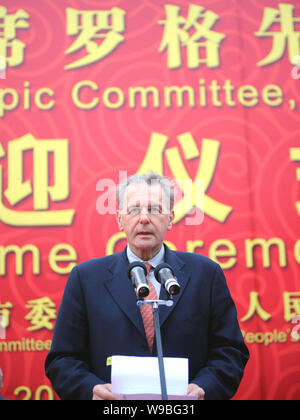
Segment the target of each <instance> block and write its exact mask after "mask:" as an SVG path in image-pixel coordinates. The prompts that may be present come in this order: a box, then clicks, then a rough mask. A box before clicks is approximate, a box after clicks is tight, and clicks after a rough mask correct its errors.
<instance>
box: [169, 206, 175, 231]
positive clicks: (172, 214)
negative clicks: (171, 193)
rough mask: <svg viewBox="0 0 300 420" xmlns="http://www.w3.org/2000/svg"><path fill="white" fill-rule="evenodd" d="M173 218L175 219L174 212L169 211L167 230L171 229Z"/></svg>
mask: <svg viewBox="0 0 300 420" xmlns="http://www.w3.org/2000/svg"><path fill="white" fill-rule="evenodd" d="M174 217H175V213H174V210H171V212H170V216H169V224H168V230H171V229H172V226H173V220H174Z"/></svg>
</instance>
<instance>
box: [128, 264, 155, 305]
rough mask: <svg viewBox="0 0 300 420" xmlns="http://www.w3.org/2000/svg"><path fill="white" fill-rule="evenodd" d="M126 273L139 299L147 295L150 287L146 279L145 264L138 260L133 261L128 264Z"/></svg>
mask: <svg viewBox="0 0 300 420" xmlns="http://www.w3.org/2000/svg"><path fill="white" fill-rule="evenodd" d="M127 274H128V277H129V279H130V280H131V281H132V285H133V287H134V288H135V289H136V294H137V297H138V298H139V299H142V298H144V297H146V296H148V295H149V293H150V288H149V285H148V280H147V269H146V266H145V264H143V263H142V262H140V261H134V262H132V263H131V264H129V266H128V270H127Z"/></svg>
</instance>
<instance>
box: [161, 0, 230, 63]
mask: <svg viewBox="0 0 300 420" xmlns="http://www.w3.org/2000/svg"><path fill="white" fill-rule="evenodd" d="M165 9H166V20H163V21H159V23H160V24H162V25H164V27H165V28H164V35H163V39H162V42H161V45H160V47H159V52H163V51H164V50H165V49H168V67H169V68H171V69H176V68H178V67H180V66H181V65H182V57H181V49H180V48H181V45H182V46H184V47H185V48H186V53H187V65H188V68H190V69H196V68H198V67H199V66H200V64H201V63H205V64H206V65H207V67H211V68H214V67H218V66H219V64H220V59H219V48H220V44H221V42H222V41H223V39H224V38H225V35H224V34H221V33H217V32H214V31H212V27H213V26H214V25H215V23H216V22H217V20H218V19H219V16H218V15H217V14H216V13H214V12H212V11H210V10H206V11H205V8H204V7H202V6H197V5H195V4H191V5H190V6H189V12H188V17H187V19H185V18H183V17H182V16H180V7H179V6H175V5H169V4H167V5H166V6H165ZM200 19H201V22H199V20H200ZM189 31H190V33H189ZM191 31H192V33H191ZM201 53H202V54H201Z"/></svg>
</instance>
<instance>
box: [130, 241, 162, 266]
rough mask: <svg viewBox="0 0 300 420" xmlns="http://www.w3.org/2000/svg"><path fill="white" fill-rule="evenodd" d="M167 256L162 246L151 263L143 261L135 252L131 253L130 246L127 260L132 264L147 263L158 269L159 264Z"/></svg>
mask: <svg viewBox="0 0 300 420" xmlns="http://www.w3.org/2000/svg"><path fill="white" fill-rule="evenodd" d="M164 256H165V247H164V246H163V245H162V247H161V249H160V251H159V252H158V253H157V254H156V255H155V256H154V257H153V258H152V259H151V260H149V261H143V260H142V259H141V258H139V257H137V256H136V255H135V253H134V252H132V251H131V249H130V247H129V245H127V258H128V261H129V262H130V263H132V262H133V261H141V262H147V263H149V264H151V265H152V267H156V266H157V265H158V264H160V263H162V262H163V261H164Z"/></svg>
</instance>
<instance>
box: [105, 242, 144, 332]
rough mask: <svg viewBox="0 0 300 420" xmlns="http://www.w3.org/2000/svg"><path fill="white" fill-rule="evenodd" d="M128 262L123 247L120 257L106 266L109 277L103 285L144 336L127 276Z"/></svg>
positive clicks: (134, 297)
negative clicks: (109, 273)
mask: <svg viewBox="0 0 300 420" xmlns="http://www.w3.org/2000/svg"><path fill="white" fill-rule="evenodd" d="M128 264H129V262H128V259H127V255H126V248H125V250H124V251H123V252H122V253H121V255H120V258H117V259H116V262H114V263H113V264H112V265H111V266H110V267H109V268H108V269H109V271H110V272H111V277H110V278H108V279H107V281H106V283H105V286H106V288H107V290H108V292H109V293H110V294H111V296H112V297H113V299H114V301H115V302H116V304H117V305H118V306H119V307H120V309H121V310H122V311H123V312H124V314H125V315H126V316H127V317H128V318H129V319H130V321H131V322H132V324H133V325H134V326H135V327H136V328H137V329H138V330H139V331H140V333H141V334H142V335H143V336H145V330H144V326H143V321H142V317H141V314H140V310H139V308H138V306H137V304H136V302H137V299H136V294H135V292H134V288H133V286H132V284H131V282H130V280H129V278H128V276H127V268H128Z"/></svg>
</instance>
